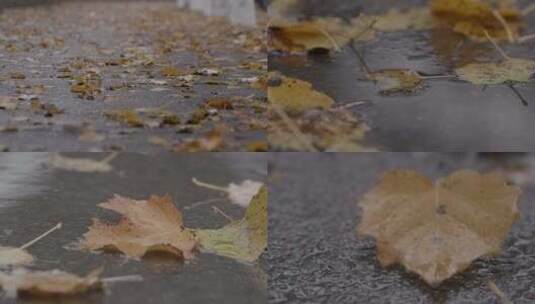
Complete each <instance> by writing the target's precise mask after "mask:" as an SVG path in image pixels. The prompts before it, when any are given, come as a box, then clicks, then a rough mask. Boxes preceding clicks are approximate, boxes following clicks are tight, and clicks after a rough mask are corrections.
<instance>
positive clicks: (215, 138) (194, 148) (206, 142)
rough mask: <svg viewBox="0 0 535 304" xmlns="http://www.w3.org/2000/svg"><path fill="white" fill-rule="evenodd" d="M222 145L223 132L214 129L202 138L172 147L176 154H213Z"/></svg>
mask: <svg viewBox="0 0 535 304" xmlns="http://www.w3.org/2000/svg"><path fill="white" fill-rule="evenodd" d="M223 145H224V142H223V132H222V131H221V130H219V129H214V130H212V131H210V132H208V133H207V134H205V135H203V136H202V137H199V138H195V139H189V140H185V141H184V142H182V143H179V144H177V145H175V146H174V148H173V150H174V151H176V152H213V151H217V150H220V149H221V148H222V147H223Z"/></svg>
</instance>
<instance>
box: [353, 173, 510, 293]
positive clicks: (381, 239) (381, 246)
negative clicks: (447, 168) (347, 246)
mask: <svg viewBox="0 0 535 304" xmlns="http://www.w3.org/2000/svg"><path fill="white" fill-rule="evenodd" d="M519 195H520V189H519V188H517V187H515V186H510V185H507V183H506V180H505V179H504V178H503V177H502V176H501V175H499V174H484V175H483V174H479V173H477V172H475V171H468V170H461V171H457V172H455V173H453V174H451V175H450V176H448V177H446V178H441V179H438V180H437V181H435V182H432V181H431V180H429V179H428V178H427V177H425V176H423V175H421V174H419V173H418V172H416V171H410V170H394V171H390V172H388V173H387V174H386V175H385V176H384V177H383V178H382V179H381V180H380V181H379V183H378V185H377V186H375V187H374V188H373V189H372V190H370V191H369V192H367V193H366V194H365V195H364V197H363V198H362V199H361V201H360V202H359V206H360V207H361V208H362V211H363V215H362V218H361V221H360V223H359V225H358V233H359V234H360V235H369V236H372V237H374V238H375V239H376V241H377V250H378V253H377V257H378V259H379V262H380V263H381V265H383V266H389V265H392V264H395V263H400V264H402V265H403V266H405V268H406V269H407V270H409V271H412V272H415V273H417V274H419V275H420V276H421V277H422V278H423V279H424V280H425V281H426V282H427V283H428V284H430V285H437V284H439V283H441V282H442V281H444V280H445V279H447V278H449V277H451V276H453V275H454V274H455V273H457V272H459V271H462V270H464V269H466V268H467V267H468V266H469V265H470V263H471V262H472V261H473V260H475V259H477V258H478V257H481V256H484V255H495V254H498V253H499V251H500V246H501V243H502V241H503V240H504V239H505V237H506V236H507V234H508V233H509V230H510V229H511V226H512V224H513V223H514V221H515V220H516V219H517V217H518V209H517V200H518V196H519Z"/></svg>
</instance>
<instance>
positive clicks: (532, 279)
mask: <svg viewBox="0 0 535 304" xmlns="http://www.w3.org/2000/svg"><path fill="white" fill-rule="evenodd" d="M533 160H534V158H533V156H529V157H525V156H523V155H510V156H509V157H505V158H504V156H503V155H502V156H496V155H487V156H484V157H481V156H476V155H473V154H453V155H451V154H450V155H445V154H426V153H368V154H366V153H360V154H325V153H323V154H317V153H316V154H311V153H308V154H303V153H286V154H274V155H273V156H272V160H271V165H270V181H269V183H270V188H269V191H270V211H269V212H270V228H269V229H270V239H269V252H268V254H267V256H266V265H268V266H267V272H268V275H269V303H307V304H312V303H369V304H384V303H391V304H394V303H399V304H402V303H426V304H427V303H448V304H453V303H465V304H468V303H470V304H471V303H474V304H475V303H478V304H479V303H504V302H500V301H498V300H497V297H496V295H495V294H494V293H493V292H491V291H490V289H489V288H488V286H487V284H488V282H489V281H490V280H493V281H495V282H496V285H497V286H498V287H499V288H500V289H501V290H502V291H503V292H504V293H505V295H506V296H507V297H509V299H510V300H511V302H512V303H515V304H528V303H533V302H534V301H535V232H534V231H535V230H534V227H535V204H534V197H535V183H534V180H533V179H532V178H531V179H528V180H529V182H527V183H525V181H526V180H524V182H523V186H521V188H522V191H523V194H522V196H521V198H520V200H519V205H520V210H521V216H520V218H519V220H518V221H517V222H516V223H515V224H514V226H513V228H512V231H511V232H510V234H509V236H508V238H507V239H506V240H505V242H504V244H503V246H502V248H503V252H502V253H501V255H499V256H498V257H496V258H492V259H490V260H485V259H483V258H482V259H478V260H476V261H475V262H474V263H473V264H472V265H471V267H470V268H469V269H467V270H466V271H464V272H463V273H461V274H458V275H455V276H454V277H452V278H450V279H448V280H447V281H445V282H443V283H442V284H441V285H439V287H437V288H431V287H429V286H428V285H427V284H425V283H424V282H423V281H422V280H420V279H419V278H418V277H417V276H416V275H413V274H409V273H407V272H406V271H405V270H404V269H403V268H402V267H399V266H396V267H392V268H389V269H383V268H382V267H381V266H380V265H379V263H378V262H377V259H376V247H375V241H373V240H372V239H368V238H365V239H359V238H357V236H356V227H357V223H358V221H359V218H360V216H361V212H360V209H358V208H357V200H358V198H359V197H360V196H361V195H363V194H364V193H365V192H366V191H368V190H369V189H370V188H371V187H373V185H374V184H375V183H376V181H377V179H378V178H379V177H380V176H381V174H382V173H383V172H384V171H386V170H390V169H394V168H408V169H415V170H418V171H420V172H422V173H424V174H426V175H428V176H430V177H432V178H437V177H441V176H445V175H448V174H449V173H451V172H452V171H455V170H458V169H462V168H471V169H476V170H480V171H487V170H491V169H503V168H509V167H523V166H525V165H526V164H530V163H531V164H533ZM529 166H531V169H530V170H531V171H530V172H532V173H531V176H534V175H533V172H534V171H533V170H535V168H534V167H533V166H532V165H529ZM517 181H518V180H517Z"/></svg>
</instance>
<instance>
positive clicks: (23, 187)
mask: <svg viewBox="0 0 535 304" xmlns="http://www.w3.org/2000/svg"><path fill="white" fill-rule="evenodd" d="M62 155H64V156H69V157H90V158H94V159H102V158H103V157H104V156H106V154H62ZM47 160H48V156H47V155H46V154H40V155H38V154H33V155H31V154H18V155H13V154H11V155H8V154H3V155H0V165H1V166H2V167H3V172H8V173H10V174H12V175H13V176H16V177H18V179H17V178H14V179H13V178H12V179H11V181H10V183H9V184H8V183H7V182H6V180H5V177H2V178H4V179H3V186H2V189H0V190H2V191H1V196H2V199H1V203H0V244H2V245H3V246H20V245H22V244H24V243H26V242H28V241H30V240H31V239H32V238H34V237H36V236H38V235H40V234H41V233H43V232H44V231H46V230H48V229H50V228H51V227H53V226H54V225H56V223H58V222H63V228H62V229H61V230H59V231H55V232H53V233H52V234H50V235H49V236H47V237H46V238H45V239H43V240H41V241H39V242H38V243H36V244H34V245H33V246H31V247H30V248H29V249H28V251H29V252H30V253H31V254H32V255H34V256H35V258H36V263H35V265H34V266H33V267H32V268H33V269H39V270H49V269H53V268H59V269H62V270H65V271H69V272H72V273H75V274H78V275H85V274H87V273H88V272H89V271H91V270H93V269H96V268H98V267H100V266H103V267H104V274H103V277H116V276H123V275H132V274H137V275H141V276H143V278H144V280H143V282H123V283H116V284H114V285H112V286H111V287H110V288H108V289H107V291H106V292H105V293H98V292H94V293H91V294H89V295H84V296H77V297H73V298H68V299H62V302H61V303H84V304H85V303H87V304H89V303H91V304H97V303H114V304H115V303H143V304H145V303H155V304H156V303H158V304H164V303H182V302H183V303H199V304H202V303H229V304H230V303H243V304H250V303H266V286H265V284H266V282H265V277H266V276H265V274H264V272H263V270H262V268H261V266H259V265H258V264H254V265H249V264H242V263H239V262H236V261H234V260H231V259H227V258H222V257H218V256H215V255H210V254H200V255H199V256H198V257H197V258H196V259H195V260H193V261H191V262H187V263H181V262H177V261H176V260H174V259H161V258H159V259H149V260H142V261H132V260H127V259H125V258H123V257H122V256H121V255H119V254H94V253H89V252H82V251H76V250H68V249H66V247H67V248H68V246H67V245H68V244H70V243H72V242H74V241H76V240H77V239H78V238H79V237H81V235H82V234H83V233H85V232H86V231H87V228H88V226H89V225H90V224H91V218H93V217H99V218H101V219H105V220H109V221H114V220H116V219H117V216H114V214H113V213H112V212H108V211H105V210H104V209H102V208H98V207H97V204H98V203H100V202H103V201H105V200H107V199H109V198H110V197H112V195H113V194H115V193H117V194H120V195H123V196H128V197H132V198H135V199H146V198H148V197H149V196H150V195H151V194H156V195H165V194H170V195H171V196H172V197H173V199H174V201H175V204H176V205H177V207H178V208H179V209H181V210H182V211H183V215H184V221H185V225H186V226H190V227H206V228H217V227H221V226H222V225H225V224H226V223H227V220H226V219H225V218H224V217H223V216H221V215H220V214H218V213H215V212H214V211H213V209H212V208H211V206H217V207H218V208H219V209H221V210H223V212H225V213H226V214H228V215H230V216H231V217H233V218H236V219H237V218H240V217H241V216H243V212H244V211H243V209H241V208H240V207H236V206H234V205H232V204H230V203H229V202H228V201H226V200H224V199H223V200H220V201H218V202H215V203H213V204H204V205H199V206H198V207H195V208H191V209H187V206H190V207H191V206H192V205H194V204H195V203H196V202H199V201H205V200H208V199H214V198H224V197H223V196H221V195H220V194H219V193H217V192H213V191H210V190H206V189H204V188H199V187H197V186H195V185H194V184H193V183H192V182H191V178H192V177H196V178H198V179H199V180H201V181H206V182H209V183H214V184H219V185H227V184H229V183H230V182H241V181H243V180H245V179H251V180H257V181H265V177H266V174H267V172H266V166H265V160H264V156H262V155H260V154H248V155H245V154H240V153H233V154H225V153H223V154H217V155H216V154H196V155H195V156H193V155H190V154H178V155H171V154H162V155H159V157H158V158H154V157H147V156H144V155H141V154H132V153H127V154H121V155H119V156H118V157H117V158H116V159H114V160H113V161H112V162H111V165H112V166H113V167H114V170H113V171H112V172H108V173H78V172H70V171H63V170H59V169H52V168H49V167H47V165H46V162H47ZM6 162H8V163H6ZM23 164H26V165H23ZM31 164H33V165H34V166H33V165H31ZM28 166H30V167H28ZM31 166H33V167H31ZM8 167H10V168H11V169H7V168H8ZM14 167H15V168H14ZM9 185H11V186H12V187H11V188H10V189H7V190H6V189H5V187H8V186H9ZM0 303H2V304H4V303H6V304H7V303H15V301H12V300H8V299H6V298H5V297H4V298H2V296H1V295H0ZM17 303H32V304H33V303H43V304H52V303H59V302H58V300H54V299H52V300H49V301H45V300H35V299H34V300H32V299H23V300H19V301H18V302H17Z"/></svg>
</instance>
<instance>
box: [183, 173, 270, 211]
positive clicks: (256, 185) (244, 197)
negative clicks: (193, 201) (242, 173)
mask: <svg viewBox="0 0 535 304" xmlns="http://www.w3.org/2000/svg"><path fill="white" fill-rule="evenodd" d="M193 183H194V184H195V185H197V186H200V187H205V188H208V189H212V190H216V191H222V192H225V193H227V195H228V197H229V199H230V201H231V202H232V203H233V204H236V205H238V206H240V207H244V208H245V207H247V206H249V203H250V202H251V199H252V198H253V197H254V196H255V195H256V194H257V193H258V191H259V190H260V188H262V186H264V183H261V182H256V181H252V180H244V181H243V182H241V183H240V184H235V183H230V184H229V185H228V186H227V187H221V186H217V185H212V184H207V183H203V182H200V181H198V180H197V179H196V178H194V179H193Z"/></svg>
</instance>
